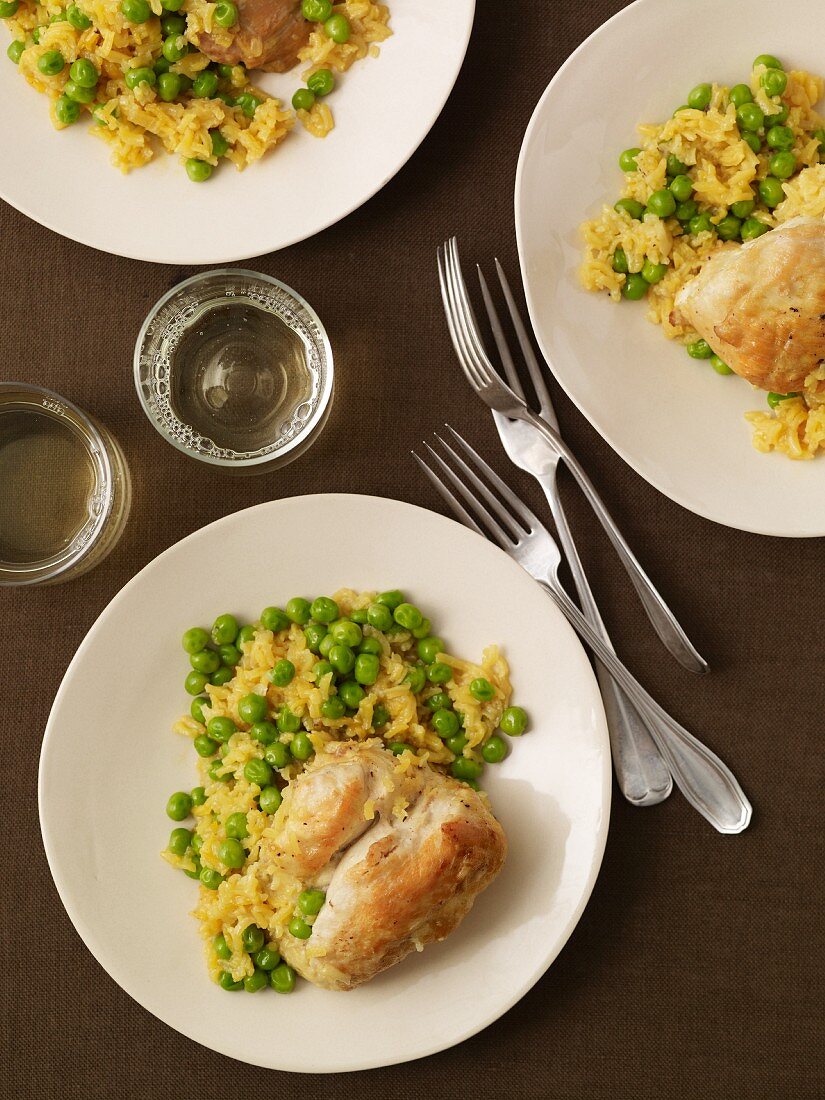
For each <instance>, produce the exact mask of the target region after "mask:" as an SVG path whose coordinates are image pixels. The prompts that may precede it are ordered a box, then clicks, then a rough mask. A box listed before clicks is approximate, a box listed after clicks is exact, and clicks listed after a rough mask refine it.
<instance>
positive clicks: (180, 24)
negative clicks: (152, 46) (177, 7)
mask: <svg viewBox="0 0 825 1100" xmlns="http://www.w3.org/2000/svg"><path fill="white" fill-rule="evenodd" d="M160 29H161V33H162V34H163V36H164V37H168V36H169V35H170V34H183V32H184V31H185V30H186V18H185V17H184V16H183V15H164V16H162V17H161V20H160Z"/></svg>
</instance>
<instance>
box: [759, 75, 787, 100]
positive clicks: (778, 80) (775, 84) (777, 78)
mask: <svg viewBox="0 0 825 1100" xmlns="http://www.w3.org/2000/svg"><path fill="white" fill-rule="evenodd" d="M759 83H760V84H761V85H762V87H763V88H764V89H765V94H766V95H770V96H774V95H782V93H783V92H784V91H785V89H786V88H787V87H788V77H787V74H786V73H783V72H782V70H781V69H766V70H765V71H764V73H762V75H761V76H760V78H759Z"/></svg>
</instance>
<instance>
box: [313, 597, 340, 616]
mask: <svg viewBox="0 0 825 1100" xmlns="http://www.w3.org/2000/svg"><path fill="white" fill-rule="evenodd" d="M310 613H311V615H312V618H313V619H315V621H316V622H318V623H331V622H334V621H335V620H336V619H337V618H338V617H339V616H340V614H341V612H340V611H339V609H338V604H337V603H336V602H335V600H332V599H330V598H329V596H318V598H317V599H315V600H313V601H312V604H311V605H310Z"/></svg>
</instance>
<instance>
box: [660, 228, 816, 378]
mask: <svg viewBox="0 0 825 1100" xmlns="http://www.w3.org/2000/svg"><path fill="white" fill-rule="evenodd" d="M675 304H676V309H675V310H674V313H673V316H672V319H673V320H674V321H675V322H676V323H679V324H683V325H690V326H691V327H692V328H694V329H695V330H696V331H697V332H698V333H699V335H700V336H702V337H704V339H705V340H707V342H708V343H709V344H710V346H711V347H712V348H713V350H714V351H715V352H716V354H717V355H718V356H720V358H721V359H723V360H724V361H725V362H726V363H727V364H728V366H729V367H730V368H731V370H734V371H736V373H737V374H739V375H741V376H742V377H743V378H746V379H747V380H748V382H750V383H751V384H752V385H754V386H758V387H759V388H760V389H763V390H773V391H774V392H775V393H790V392H791V391H792V390H802V389H803V388H804V384H805V379H806V378H807V377H808V376H809V375H810V374H811V373H812V372H813V371H815V370H816V369H817V367H818V366H819V365H820V364H821V363H823V361H825V222H823V221H822V220H821V219H819V218H794V219H793V220H791V221H788V222H786V223H785V224H784V225H781V226H779V228H778V229H774V230H773V231H772V232H771V233H765V234H764V235H763V236H761V237H757V238H756V240H753V241H749V242H748V243H747V244H744V245H742V247H741V248H733V249H730V250H724V251H722V252H718V253H717V254H716V255H715V256H713V257H712V258H711V259H710V260H709V261H708V262H707V263H706V264H705V265H704V267H703V268H702V270H701V271H700V272H699V274H698V275H697V276H696V278H695V279H692V280H691V281H690V282H689V283H688V284H687V285H686V286H685V287H683V288H682V290H681V291H680V292H679V294H678V295H677V296H676V303H675ZM819 385H820V386H825V383H819ZM809 389H813V387H811V386H810V383H809Z"/></svg>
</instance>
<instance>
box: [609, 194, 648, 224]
mask: <svg viewBox="0 0 825 1100" xmlns="http://www.w3.org/2000/svg"><path fill="white" fill-rule="evenodd" d="M613 209H614V210H618V212H619V213H620V214H621V213H625V214H627V215H628V217H631V218H633V220H634V221H641V219H642V214H644V212H645V208H644V207H643V206H642V204H641V203H640V202H637V201H636V199H619V201H618V202H617V203H615V204H614V206H613Z"/></svg>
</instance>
